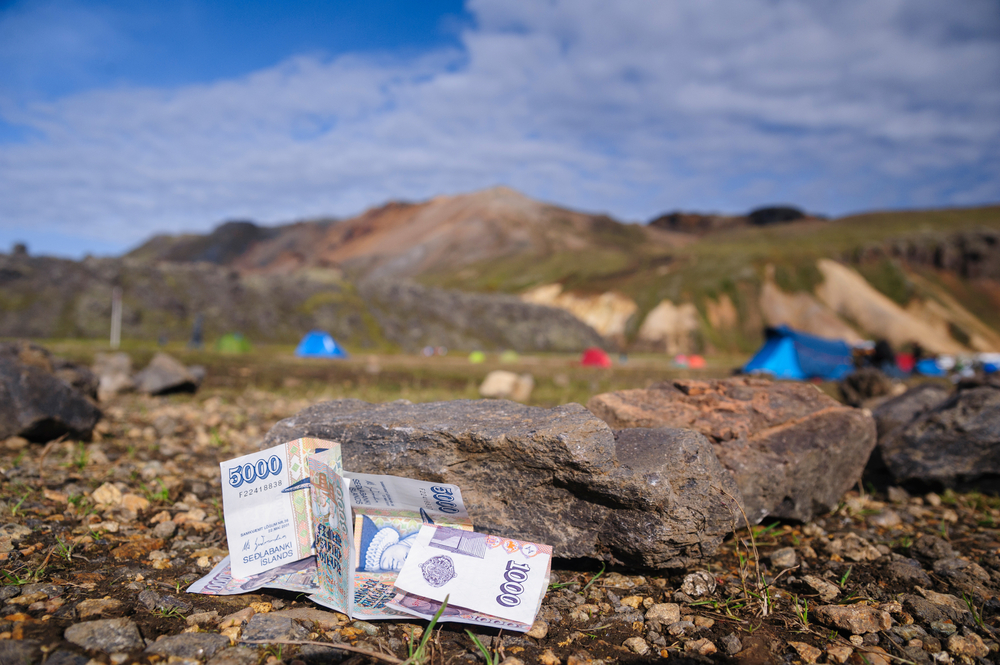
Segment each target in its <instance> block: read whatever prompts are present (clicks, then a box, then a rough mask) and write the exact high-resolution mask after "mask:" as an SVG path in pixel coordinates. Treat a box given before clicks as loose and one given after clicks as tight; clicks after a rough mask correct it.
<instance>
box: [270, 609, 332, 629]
mask: <svg viewBox="0 0 1000 665" xmlns="http://www.w3.org/2000/svg"><path fill="white" fill-rule="evenodd" d="M272 614H273V616H283V617H288V618H289V619H295V620H296V621H299V622H301V623H302V624H303V625H305V626H316V627H317V628H319V629H320V630H334V629H336V628H339V627H340V626H343V625H344V624H345V623H347V617H346V616H345V615H343V614H340V613H339V612H330V611H327V610H321V609H317V608H315V607H295V608H292V609H289V610H281V611H280V612H273V613H272Z"/></svg>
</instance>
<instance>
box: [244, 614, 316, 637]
mask: <svg viewBox="0 0 1000 665" xmlns="http://www.w3.org/2000/svg"><path fill="white" fill-rule="evenodd" d="M306 639H309V631H308V630H306V629H305V628H304V627H303V626H302V625H301V624H299V623H298V622H296V621H293V620H292V619H290V618H288V617H283V616H278V615H276V614H255V615H253V617H252V618H251V619H250V620H249V621H247V625H246V626H245V627H244V628H243V635H242V637H241V638H240V640H241V642H247V641H252V640H264V641H266V640H306Z"/></svg>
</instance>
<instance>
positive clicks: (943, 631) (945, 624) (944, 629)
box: [931, 619, 958, 637]
mask: <svg viewBox="0 0 1000 665" xmlns="http://www.w3.org/2000/svg"><path fill="white" fill-rule="evenodd" d="M931 631H933V632H934V633H937V634H938V635H941V636H942V637H948V636H949V635H954V634H955V633H956V632H957V631H958V627H957V626H956V625H955V624H954V623H952V621H951V619H945V620H944V621H932V622H931Z"/></svg>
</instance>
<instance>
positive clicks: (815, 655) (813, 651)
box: [788, 642, 823, 664]
mask: <svg viewBox="0 0 1000 665" xmlns="http://www.w3.org/2000/svg"><path fill="white" fill-rule="evenodd" d="M788 646H790V647H792V648H793V649H795V650H796V651H797V652H798V654H799V656H801V657H802V660H804V661H805V662H807V663H810V664H811V663H815V662H816V661H817V660H819V657H820V656H822V655H823V652H822V651H820V650H819V649H817V648H816V647H814V646H813V645H811V644H807V643H805V642H789V643H788Z"/></svg>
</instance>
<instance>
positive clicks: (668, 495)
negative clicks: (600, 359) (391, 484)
mask: <svg viewBox="0 0 1000 665" xmlns="http://www.w3.org/2000/svg"><path fill="white" fill-rule="evenodd" d="M302 436H313V437H319V438H325V439H331V440H335V441H339V442H340V443H341V444H342V446H343V453H344V467H345V468H346V469H348V470H350V471H357V472H364V473H382V474H391V475H399V476H405V477H411V478H419V479H423V480H430V481H438V482H447V483H453V484H455V485H458V486H459V487H460V488H461V489H462V497H463V499H464V501H465V504H466V506H467V507H468V509H469V514H470V515H471V516H472V518H473V521H474V523H475V526H476V529H477V530H478V531H482V532H485V533H492V534H502V535H509V536H514V537H519V538H525V539H530V540H536V541H538V542H544V543H548V544H551V545H552V546H553V548H554V550H555V553H556V556H558V557H561V558H583V557H594V558H599V559H604V560H607V561H612V562H623V563H626V564H629V565H637V566H643V567H648V568H675V567H682V566H686V565H691V564H693V563H695V562H697V561H698V560H700V559H701V558H702V557H704V556H706V555H709V554H710V553H711V552H714V551H716V549H717V548H718V546H719V544H720V543H721V542H722V539H723V537H724V536H725V534H726V533H727V532H728V531H729V530H730V529H731V528H732V524H733V515H734V514H738V512H737V511H738V509H737V507H735V506H732V505H729V500H728V499H727V497H726V495H725V493H724V492H723V491H722V490H725V492H728V493H729V495H730V496H732V497H734V498H735V499H736V500H738V499H739V490H738V489H737V487H736V485H735V483H734V482H733V481H732V479H731V477H730V476H729V474H728V473H726V471H725V469H723V467H722V465H721V464H719V460H718V459H717V458H716V456H715V454H714V452H713V451H712V446H711V444H710V443H709V442H708V441H707V440H706V439H705V437H703V436H701V435H700V434H698V433H697V432H693V431H690V430H677V429H649V430H624V431H620V432H613V431H612V430H611V428H609V427H608V426H607V425H606V424H605V423H604V422H602V421H601V420H599V419H598V418H596V417H594V416H593V415H592V414H591V413H590V412H588V411H587V410H586V409H584V408H583V407H582V406H580V405H578V404H567V405H564V406H560V407H556V408H554V409H541V408H537V407H528V406H523V405H520V404H516V403H513V402H508V401H500V400H477V401H469V400H457V401H451V402H437V403H431V404H409V403H402V402H394V403H391V404H368V403H366V402H361V401H358V400H338V401H333V402H324V403H321V404H317V405H314V406H312V407H310V408H308V409H306V410H304V411H302V412H300V413H299V414H297V415H295V416H293V417H292V418H287V419H285V420H282V421H280V422H279V423H278V424H277V425H275V426H274V427H273V428H272V429H271V431H270V432H268V434H267V436H266V437H265V441H264V443H263V447H268V446H274V445H277V444H279V443H282V442H285V441H289V440H292V439H295V438H298V437H302Z"/></svg>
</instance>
